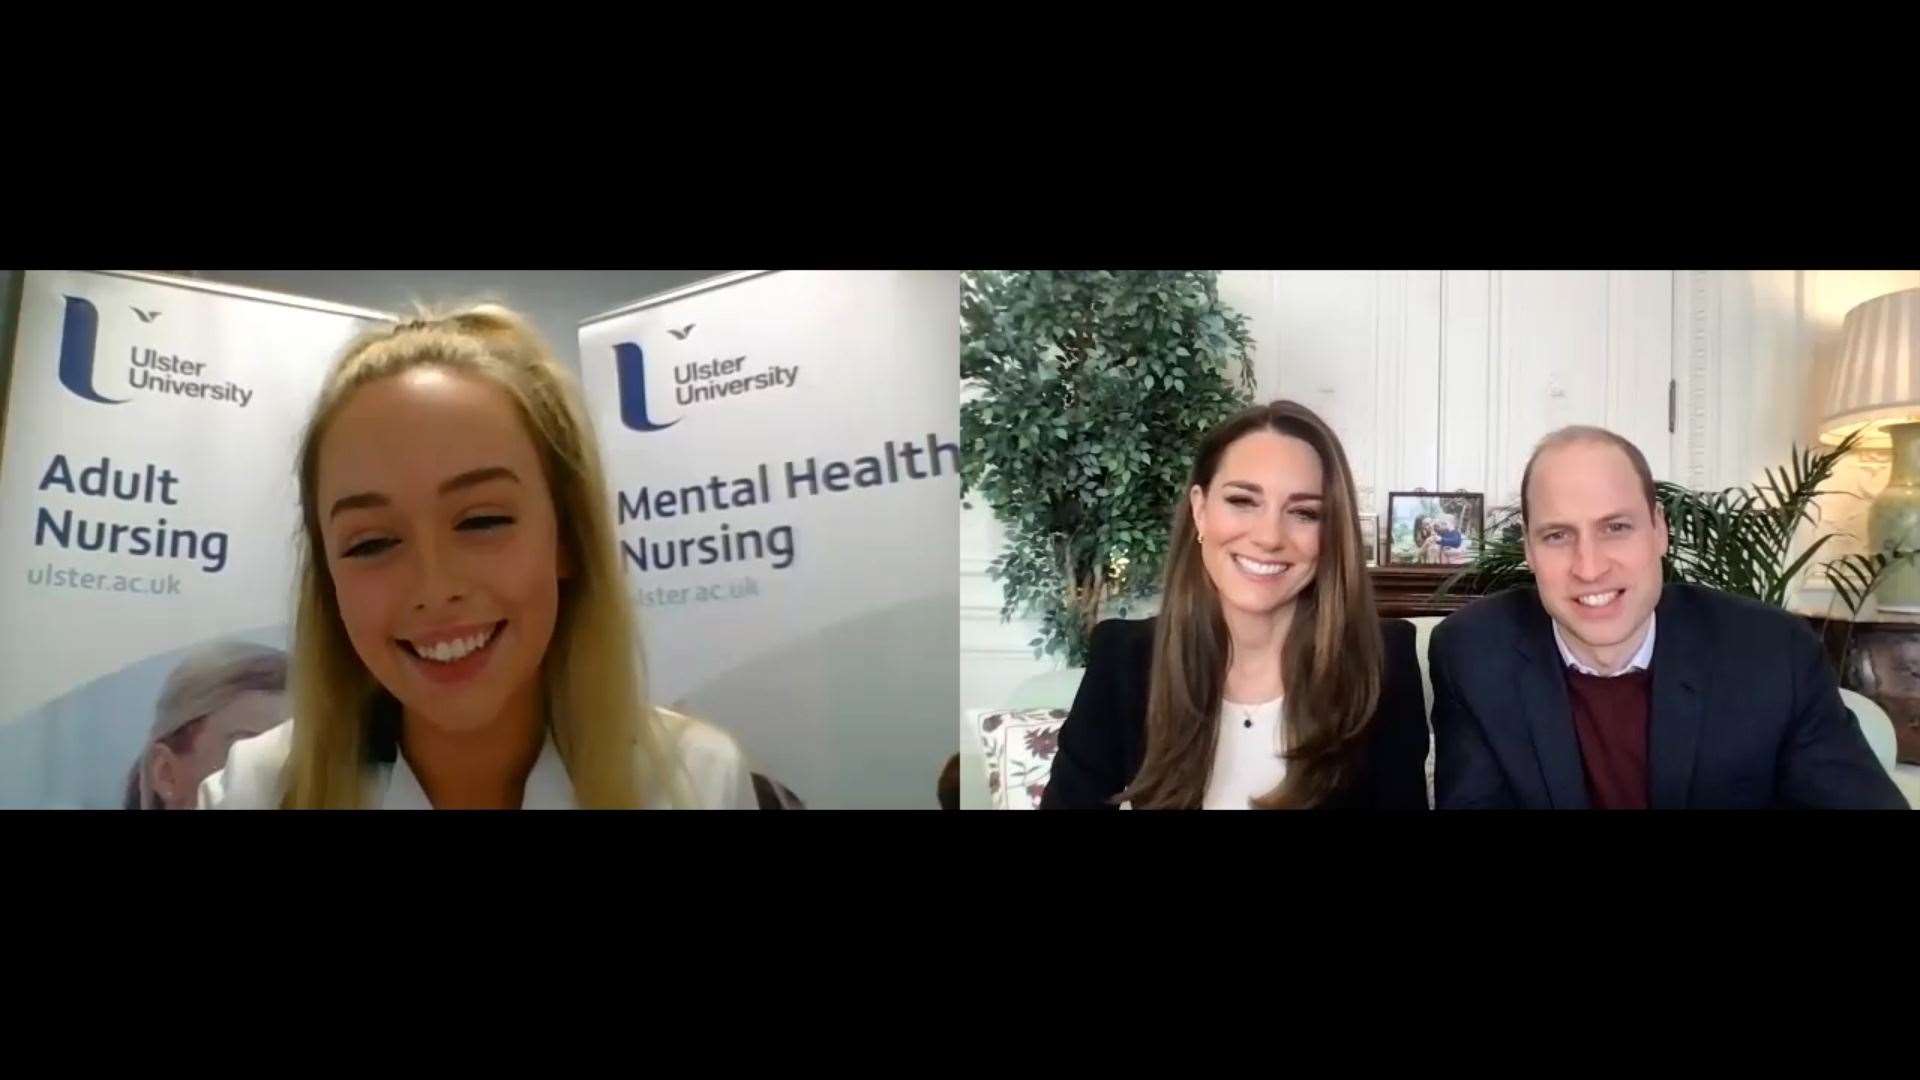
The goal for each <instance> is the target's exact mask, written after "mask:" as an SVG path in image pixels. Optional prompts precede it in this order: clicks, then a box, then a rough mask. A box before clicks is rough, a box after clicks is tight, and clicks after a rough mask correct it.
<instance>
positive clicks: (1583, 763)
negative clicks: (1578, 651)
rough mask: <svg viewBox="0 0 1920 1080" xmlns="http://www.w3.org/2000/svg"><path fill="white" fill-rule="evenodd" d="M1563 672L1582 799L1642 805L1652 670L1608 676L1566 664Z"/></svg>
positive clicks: (1609, 806) (1604, 805)
mask: <svg viewBox="0 0 1920 1080" xmlns="http://www.w3.org/2000/svg"><path fill="white" fill-rule="evenodd" d="M1566 672H1567V700H1568V701H1569V702H1570V703H1571V704H1572V705H1573V730H1574V733H1575V734H1576V735H1577V736H1579V739H1580V767H1581V769H1582V771H1584V772H1585V773H1586V776H1587V800H1588V802H1589V803H1590V804H1591V805H1592V806H1593V808H1594V809H1596V810H1645V809H1646V808H1647V801H1648V783H1647V726H1648V720H1649V718H1650V717H1651V716H1652V714H1653V672H1652V671H1650V670H1641V671H1633V672H1628V673H1627V674H1625V675H1614V676H1611V677H1603V676H1600V675H1584V674H1582V673H1580V672H1578V671H1575V670H1574V669H1572V668H1567V669H1566Z"/></svg>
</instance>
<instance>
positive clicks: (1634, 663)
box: [1548, 615, 1654, 679]
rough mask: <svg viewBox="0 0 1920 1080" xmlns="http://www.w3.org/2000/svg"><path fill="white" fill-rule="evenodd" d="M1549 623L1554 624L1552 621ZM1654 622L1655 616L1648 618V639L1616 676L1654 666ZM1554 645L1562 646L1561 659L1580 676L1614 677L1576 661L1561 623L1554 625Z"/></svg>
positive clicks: (1615, 673)
mask: <svg viewBox="0 0 1920 1080" xmlns="http://www.w3.org/2000/svg"><path fill="white" fill-rule="evenodd" d="M1548 621H1549V622H1552V620H1548ZM1653 621H1654V616H1652V615H1649V616H1647V639H1646V640H1645V641H1642V642H1641V643H1640V648H1638V649H1636V650H1634V654H1633V659H1631V660H1629V661H1627V666H1626V667H1623V668H1621V669H1620V670H1619V671H1616V672H1614V673H1613V674H1614V675H1625V674H1627V673H1628V672H1633V671H1645V670H1647V668H1649V667H1651V666H1652V665H1653ZM1553 643H1554V644H1555V645H1558V646H1560V659H1562V660H1565V661H1566V662H1567V666H1568V667H1570V668H1572V669H1573V670H1575V671H1577V672H1579V673H1580V674H1582V675H1597V676H1599V677H1600V678H1602V679H1610V678H1612V677H1613V675H1604V674H1601V673H1600V672H1598V671H1595V670H1593V669H1592V668H1590V667H1588V666H1587V665H1585V664H1583V663H1581V662H1580V661H1578V660H1575V659H1574V658H1573V653H1572V652H1571V651H1570V650H1568V648H1567V639H1566V638H1564V637H1561V636H1560V624H1559V623H1554V624H1553Z"/></svg>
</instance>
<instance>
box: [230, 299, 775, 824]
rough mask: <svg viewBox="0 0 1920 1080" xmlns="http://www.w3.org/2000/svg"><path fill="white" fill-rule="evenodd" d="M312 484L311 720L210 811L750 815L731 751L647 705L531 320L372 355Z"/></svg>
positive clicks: (591, 505) (609, 557)
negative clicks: (586, 810)
mask: <svg viewBox="0 0 1920 1080" xmlns="http://www.w3.org/2000/svg"><path fill="white" fill-rule="evenodd" d="M298 468H299V478H300V492H301V506H302V511H303V517H304V522H305V527H304V529H303V535H304V549H305V550H304V551H303V571H302V577H301V585H300V600H299V611H298V614H297V617H296V624H295V641H294V653H293V664H292V672H291V678H290V681H291V691H292V699H293V700H292V711H293V715H294V720H293V723H292V724H289V725H284V726H283V727H281V728H277V729H275V730H274V731H271V732H268V733H267V734H265V735H262V736H260V737H258V738H255V739H249V740H245V741H243V742H240V743H237V744H236V745H235V746H234V748H233V751H232V753H231V755H230V756H229V757H228V759H227V765H226V768H225V769H224V770H223V771H222V772H221V773H219V774H217V775H215V776H213V777H210V778H209V779H208V780H207V782H206V784H205V785H203V787H202V789H201V803H202V805H205V806H211V807H237V808H248V807H265V806H284V807H289V808H321V807H373V806H383V807H396V806H414V807H429V806H431V807H437V808H444V807H463V808H514V807H523V806H524V807H535V806H550V807H565V806H581V807H594V808H626V807H668V806H696V807H750V806H752V805H754V797H753V793H752V788H751V785H750V782H749V780H748V775H749V774H748V773H747V770H746V767H745V764H744V761H743V759H742V757H741V754H740V751H739V748H738V747H737V745H735V743H734V742H733V740H732V739H731V738H730V737H728V736H727V735H725V734H724V733H723V732H721V731H719V730H718V729H716V728H713V727H712V726H710V725H707V724H704V723H701V722H699V721H696V720H692V719H690V718H687V717H683V716H679V715H677V714H673V713H669V712H667V711H666V710H661V709H655V708H653V707H652V706H651V705H649V704H648V702H647V698H646V682H645V677H644V672H643V670H642V667H641V662H640V651H639V642H638V632H637V630H636V629H635V627H634V626H633V625H632V621H631V615H630V611H629V608H628V605H627V603H626V601H625V595H624V590H623V589H622V588H621V583H620V568H619V564H618V561H617V555H616V552H617V547H616V545H615V537H614V532H613V524H612V520H611V514H610V512H609V509H608V507H607V505H606V501H605V500H606V495H605V493H606V491H607V485H606V483H605V480H604V478H603V474H602V471H601V467H600V462H599V455H598V451H597V449H596V444H595V441H594V439H593V436H592V432H591V430H590V428H589V427H588V424H587V421H586V419H585V413H584V410H582V408H581V407H580V405H579V401H578V396H577V393H576V392H575V390H574V388H573V386H572V385H571V379H570V377H569V376H568V375H567V374H566V373H565V371H564V370H563V369H562V368H561V367H560V366H559V365H558V364H557V363H556V362H555V361H554V360H553V358H552V356H551V354H550V353H549V352H548V351H547V349H546V348H545V347H544V345H542V344H541V343H540V342H539V341H538V339H537V338H536V337H535V336H534V335H533V334H532V332H531V331H530V330H529V329H528V328H527V326H526V324H525V323H524V322H523V321H522V320H520V319H519V318H518V317H517V316H515V315H513V314H512V313H511V312H508V311H506V310H504V309H501V308H497V307H479V308H474V309H470V310H467V311H462V312H459V313H456V314H452V315H448V316H445V317H433V316H425V317H422V318H420V319H417V320H415V321H413V322H409V323H406V324H404V325H400V326H394V327H389V328H385V329H382V330H378V331H375V332H373V333H370V334H368V335H366V336H364V337H362V338H360V339H358V340H357V341H355V342H353V343H352V344H351V345H349V347H348V348H347V350H346V352H345V354H344V355H343V357H342V358H341V359H340V361H339V362H338V363H337V364H336V365H335V367H334V369H333V371H332V373H331V374H330V376H329V378H328V380H327V383H326V385H325V388H324V390H323V391H322V394H321V397H320V402H319V404H318V406H317V408H316V410H315V413H314V417H313V419H312V422H311V423H310V424H309V426H308V429H307V433H306V436H305V439H304V441H303V443H302V449H301V452H300V457H299V462H298Z"/></svg>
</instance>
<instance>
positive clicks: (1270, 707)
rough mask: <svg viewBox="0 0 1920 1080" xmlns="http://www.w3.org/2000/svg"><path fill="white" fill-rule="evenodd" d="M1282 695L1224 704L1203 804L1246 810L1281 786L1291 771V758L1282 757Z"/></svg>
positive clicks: (1284, 731)
mask: <svg viewBox="0 0 1920 1080" xmlns="http://www.w3.org/2000/svg"><path fill="white" fill-rule="evenodd" d="M1284 700H1285V699H1284V698H1274V699H1273V700H1272V701H1269V702H1266V703H1264V704H1260V705H1242V704H1240V703H1239V702H1235V701H1222V702H1221V703H1220V719H1219V724H1220V730H1219V731H1218V732H1217V733H1216V734H1215V736H1214V740H1213V768H1212V769H1211V770H1210V771H1208V773H1207V793H1206V795H1205V797H1203V798H1202V799H1201V802H1200V806H1201V808H1202V809H1206V810H1247V809H1250V808H1251V800H1253V799H1255V798H1258V797H1259V796H1261V795H1265V794H1267V793H1268V792H1270V791H1272V790H1273V789H1274V788H1276V787H1278V786H1279V784H1280V781H1281V779H1282V778H1283V777H1285V776H1286V775H1287V759H1286V758H1284V757H1282V756H1280V755H1281V752H1282V751H1283V750H1284V748H1285V735H1286V730H1285V728H1284V726H1283V725H1282V724H1281V723H1280V718H1281V703H1282V702H1283V701H1284Z"/></svg>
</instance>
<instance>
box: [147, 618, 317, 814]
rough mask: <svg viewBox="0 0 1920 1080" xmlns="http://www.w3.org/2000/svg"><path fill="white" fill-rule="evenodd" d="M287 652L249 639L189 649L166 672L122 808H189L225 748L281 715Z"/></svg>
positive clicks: (269, 726)
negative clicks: (165, 679) (190, 650)
mask: <svg viewBox="0 0 1920 1080" xmlns="http://www.w3.org/2000/svg"><path fill="white" fill-rule="evenodd" d="M286 691H287V655H286V654H285V653H283V652H281V651H280V650H279V649H276V648H273V647H271V646H268V645H259V644H255V643H253V642H250V641H219V642H214V643H212V644H209V645H205V646H202V647H201V648H199V649H196V650H195V651H193V652H192V653H190V654H188V655H187V657H186V658H185V659H183V660H181V661H180V663H179V664H178V665H176V666H175V667H174V669H173V671H172V673H171V674H169V675H168V676H167V681H166V684H165V685H164V686H163V687H162V688H161V690H160V697H159V700H158V701H156V702H155V703H154V709H153V711H154V720H153V729H152V730H151V731H150V732H148V734H147V742H146V745H145V746H144V747H143V748H142V749H141V751H140V757H139V759H138V760H137V761H135V762H134V765H133V768H132V769H131V770H129V772H128V774H127V798H126V808H127V809H128V810H191V809H193V805H194V799H195V795H196V793H197V792H198V791H199V788H200V781H202V780H205V779H206V778H207V777H209V776H211V775H213V774H214V773H215V772H217V771H219V769H220V767H221V766H222V765H223V764H225V763H226V760H227V748H228V747H230V746H232V745H233V744H234V743H235V742H238V741H239V740H241V739H250V738H252V737H253V736H255V735H258V734H260V733H262V732H265V731H269V730H271V729H273V728H274V727H275V726H277V725H278V724H279V723H280V722H281V721H283V720H285V719H286V718H287V713H286V699H287V694H286Z"/></svg>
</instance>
